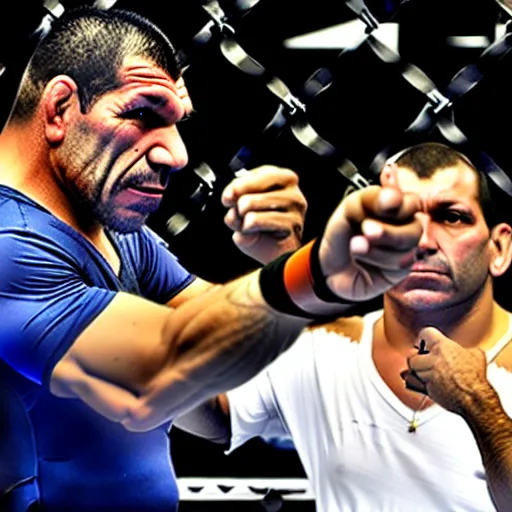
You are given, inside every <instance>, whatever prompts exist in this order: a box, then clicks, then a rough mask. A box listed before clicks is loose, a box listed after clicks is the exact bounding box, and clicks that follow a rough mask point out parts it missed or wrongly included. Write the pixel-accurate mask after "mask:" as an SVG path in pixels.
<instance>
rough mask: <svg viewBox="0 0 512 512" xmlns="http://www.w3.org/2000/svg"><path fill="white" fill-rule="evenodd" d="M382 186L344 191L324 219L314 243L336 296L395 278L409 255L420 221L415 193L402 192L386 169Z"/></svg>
mask: <svg viewBox="0 0 512 512" xmlns="http://www.w3.org/2000/svg"><path fill="white" fill-rule="evenodd" d="M387 174H388V178H387V184H386V186H378V185H373V186H370V187H367V188H365V189H363V190H358V191H356V192H353V193H352V194H350V195H348V196H347V197H346V198H345V199H344V200H343V201H342V202H341V203H340V205H339V206H338V207H337V209H336V210H335V212H334V213H333V215H332V216H331V218H330V219H329V221H328V223H327V226H326V229H325V231H324V235H323V237H322V241H321V243H320V247H319V259H320V267H321V269H322V272H323V274H324V276H326V283H327V286H328V287H329V288H330V289H331V291H332V292H333V293H335V294H336V295H338V296H339V297H340V298H341V299H348V300H353V301H364V300H369V299H372V298H374V297H376V296H378V295H380V294H382V293H384V292H386V291H387V290H389V289H390V288H392V287H393V286H394V285H395V284H397V283H399V282H400V281H401V280H402V279H404V277H406V276H407V274H408V273H409V271H410V268H411V266H412V264H413V263H414V261H415V257H416V250H417V244H418V242H419V239H420V237H421V233H422V226H421V223H420V221H419V219H417V218H416V216H415V214H416V212H418V211H419V209H420V201H419V198H418V197H417V196H415V195H413V194H404V193H402V192H401V190H400V189H399V188H398V187H396V186H395V185H394V184H395V183H396V179H394V178H393V176H391V177H389V176H390V171H389V170H388V173H387Z"/></svg>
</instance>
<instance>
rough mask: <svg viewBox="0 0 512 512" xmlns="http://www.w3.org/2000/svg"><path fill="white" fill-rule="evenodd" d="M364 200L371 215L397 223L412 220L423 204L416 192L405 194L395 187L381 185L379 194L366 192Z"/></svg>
mask: <svg viewBox="0 0 512 512" xmlns="http://www.w3.org/2000/svg"><path fill="white" fill-rule="evenodd" d="M362 202H363V208H364V210H365V212H366V214H367V215H369V216H370V217H373V218H376V219H381V220H383V221H387V222H393V223H396V224H403V223H407V222H411V221H412V219H413V217H414V214H415V213H416V212H418V211H419V210H420V206H421V204H420V201H419V198H418V197H417V196H416V195H415V194H404V193H402V192H401V191H400V190H399V189H398V188H395V187H379V192H378V193H377V194H374V193H372V194H364V195H363V197H362Z"/></svg>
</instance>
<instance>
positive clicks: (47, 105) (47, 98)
mask: <svg viewBox="0 0 512 512" xmlns="http://www.w3.org/2000/svg"><path fill="white" fill-rule="evenodd" d="M77 91H78V86H77V85H76V82H75V81H74V80H73V79H72V78H70V77H69V76H66V75H59V76H56V77H54V78H52V79H51V80H50V82H48V84H47V86H46V87H45V90H44V92H43V96H42V98H41V106H42V109H43V116H44V121H45V135H46V139H47V140H48V142H49V143H50V144H51V145H55V144H60V143H61V142H62V140H63V139H64V136H65V135H66V120H65V114H66V113H67V112H68V110H70V109H72V108H75V107H77V108H79V107H80V102H79V99H78V94H77Z"/></svg>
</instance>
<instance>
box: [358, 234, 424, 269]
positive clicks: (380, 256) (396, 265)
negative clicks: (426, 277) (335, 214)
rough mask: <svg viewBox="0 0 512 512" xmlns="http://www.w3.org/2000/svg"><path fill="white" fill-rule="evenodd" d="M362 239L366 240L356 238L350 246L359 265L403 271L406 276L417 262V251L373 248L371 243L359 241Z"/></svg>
mask: <svg viewBox="0 0 512 512" xmlns="http://www.w3.org/2000/svg"><path fill="white" fill-rule="evenodd" d="M361 238H363V239H364V237H354V241H353V242H352V241H351V244H350V251H351V254H352V256H353V257H354V258H355V259H356V261H357V263H359V264H363V265H365V266H368V265H369V266H371V267H372V268H373V269H375V270H385V271H386V270H388V271H403V272H404V276H406V275H407V274H408V272H409V269H410V267H411V266H412V265H413V263H414V262H415V261H416V249H411V250H409V251H393V250H391V249H381V248H379V247H372V245H371V244H369V243H367V244H364V242H363V241H362V240H361V241H360V240H359V239H361Z"/></svg>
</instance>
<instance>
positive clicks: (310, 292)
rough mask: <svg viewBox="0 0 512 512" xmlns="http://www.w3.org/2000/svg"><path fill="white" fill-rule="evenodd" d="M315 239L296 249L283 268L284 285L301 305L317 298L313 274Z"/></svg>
mask: <svg viewBox="0 0 512 512" xmlns="http://www.w3.org/2000/svg"><path fill="white" fill-rule="evenodd" d="M314 242H315V241H314V240H312V241H311V242H309V243H307V244H306V245H304V246H303V247H301V248H300V249H299V250H297V251H295V252H294V253H293V254H292V255H291V256H290V257H289V258H288V259H287V260H286V263H285V266H284V270H283V281H284V287H285V288H286V291H287V292H288V295H289V296H290V299H292V301H293V302H294V303H295V304H296V305H297V306H299V307H302V306H304V305H306V304H310V303H311V301H312V300H313V301H314V300H315V298H316V294H315V291H314V289H313V276H312V274H311V249H312V247H313V244H314Z"/></svg>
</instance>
